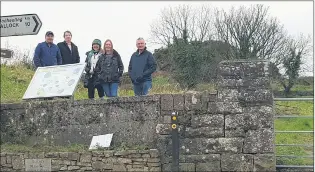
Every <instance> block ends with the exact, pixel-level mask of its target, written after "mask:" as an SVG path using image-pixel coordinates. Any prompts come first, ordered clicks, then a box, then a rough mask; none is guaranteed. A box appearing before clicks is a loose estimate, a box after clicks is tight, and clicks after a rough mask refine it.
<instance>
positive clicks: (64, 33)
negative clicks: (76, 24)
mask: <svg viewBox="0 0 315 172" xmlns="http://www.w3.org/2000/svg"><path fill="white" fill-rule="evenodd" d="M66 33H70V35H71V36H72V33H71V32H70V31H68V30H66V31H65V32H63V37H65V36H66Z"/></svg>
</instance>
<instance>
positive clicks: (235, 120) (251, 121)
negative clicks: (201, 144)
mask: <svg viewBox="0 0 315 172" xmlns="http://www.w3.org/2000/svg"><path fill="white" fill-rule="evenodd" d="M258 118H259V117H258V116H257V115H256V114H250V113H243V114H232V115H226V116H225V129H226V130H237V129H240V130H243V131H244V130H246V131H248V130H256V129H258V127H259V126H258V122H259V121H258Z"/></svg>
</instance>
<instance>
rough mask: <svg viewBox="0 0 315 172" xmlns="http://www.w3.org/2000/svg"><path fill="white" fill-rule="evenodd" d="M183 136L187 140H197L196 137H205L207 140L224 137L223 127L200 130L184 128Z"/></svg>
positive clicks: (201, 128)
mask: <svg viewBox="0 0 315 172" xmlns="http://www.w3.org/2000/svg"><path fill="white" fill-rule="evenodd" d="M185 136H186V137H187V138H196V137H197V138H198V137H207V138H217V137H224V130H223V126H222V127H221V128H215V127H200V128H190V127H187V128H186V132H185Z"/></svg>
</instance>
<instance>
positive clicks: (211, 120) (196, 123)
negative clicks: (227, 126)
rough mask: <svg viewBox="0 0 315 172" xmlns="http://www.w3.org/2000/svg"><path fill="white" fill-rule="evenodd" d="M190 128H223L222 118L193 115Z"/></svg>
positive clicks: (219, 116) (220, 116)
mask: <svg viewBox="0 0 315 172" xmlns="http://www.w3.org/2000/svg"><path fill="white" fill-rule="evenodd" d="M191 126H192V127H193V128H199V127H208V126H209V127H211V128H223V126H224V116H223V115H221V114H218V115H215V114H206V115H200V116H197V115H193V117H192V119H191Z"/></svg>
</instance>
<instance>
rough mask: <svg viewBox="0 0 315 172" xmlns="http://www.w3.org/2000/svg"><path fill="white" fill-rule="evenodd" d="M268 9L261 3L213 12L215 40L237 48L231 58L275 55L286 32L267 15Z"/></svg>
mask: <svg viewBox="0 0 315 172" xmlns="http://www.w3.org/2000/svg"><path fill="white" fill-rule="evenodd" d="M268 10H269V8H268V7H265V6H263V5H252V6H250V7H249V8H247V7H244V6H241V7H239V8H238V9H235V8H234V7H233V8H232V9H231V10H230V12H229V13H227V12H225V11H223V10H221V11H219V10H217V11H216V19H215V28H216V32H217V39H218V40H222V41H224V42H226V43H229V44H230V45H231V46H233V47H235V48H236V49H235V51H234V52H233V53H230V54H231V55H232V57H231V58H237V59H251V58H252V59H256V58H259V59H272V58H273V59H277V58H278V53H277V52H278V51H279V50H280V49H281V46H282V45H283V43H284V42H283V38H284V36H285V34H284V32H283V26H282V25H280V23H279V21H278V20H277V19H276V18H273V17H269V15H268Z"/></svg>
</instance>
